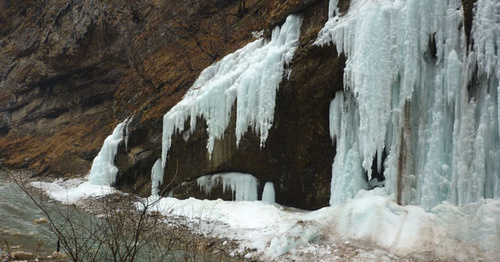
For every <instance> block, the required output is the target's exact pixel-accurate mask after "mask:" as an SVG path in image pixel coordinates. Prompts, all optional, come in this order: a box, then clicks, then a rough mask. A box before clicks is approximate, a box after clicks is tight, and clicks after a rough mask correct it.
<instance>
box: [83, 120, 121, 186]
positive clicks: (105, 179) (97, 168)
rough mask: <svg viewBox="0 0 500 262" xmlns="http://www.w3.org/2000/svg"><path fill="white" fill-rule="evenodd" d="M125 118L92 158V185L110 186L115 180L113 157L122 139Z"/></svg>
mask: <svg viewBox="0 0 500 262" xmlns="http://www.w3.org/2000/svg"><path fill="white" fill-rule="evenodd" d="M126 124H127V120H125V121H124V122H123V123H120V124H118V126H116V128H115V130H114V131H113V134H111V135H110V136H108V137H107V138H106V140H104V143H103V144H102V147H101V151H99V154H97V156H96V157H95V158H94V161H93V162H92V168H91V169H90V175H89V182H90V184H92V185H99V186H111V185H113V184H114V183H115V181H116V174H117V173H118V168H117V167H116V166H115V157H116V153H117V152H118V145H119V144H120V142H122V140H123V128H124V127H125V125H126Z"/></svg>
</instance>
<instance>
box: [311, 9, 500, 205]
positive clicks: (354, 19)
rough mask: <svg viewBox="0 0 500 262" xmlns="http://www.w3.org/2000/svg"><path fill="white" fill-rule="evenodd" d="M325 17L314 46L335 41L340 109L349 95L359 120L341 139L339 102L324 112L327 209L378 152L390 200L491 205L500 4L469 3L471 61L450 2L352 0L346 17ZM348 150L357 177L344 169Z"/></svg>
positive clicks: (497, 179)
mask: <svg viewBox="0 0 500 262" xmlns="http://www.w3.org/2000/svg"><path fill="white" fill-rule="evenodd" d="M330 4H336V1H330ZM333 10H337V9H336V6H330V8H329V12H330V13H329V17H330V18H329V20H328V22H327V23H326V25H325V27H324V28H323V29H322V30H321V32H320V35H319V37H318V40H317V44H329V43H334V44H335V45H336V47H337V50H338V52H343V53H345V54H346V55H347V61H346V68H345V72H344V89H345V94H344V96H343V97H345V98H344V100H343V102H342V103H347V102H349V101H350V99H351V98H349V97H352V96H353V99H354V101H353V102H349V103H351V104H353V105H354V108H353V109H352V110H351V111H352V112H354V111H357V112H358V113H359V123H355V124H354V126H351V127H350V128H351V129H350V130H359V131H358V132H359V133H358V134H355V135H354V137H353V133H352V132H351V133H348V134H344V133H342V131H341V129H342V128H343V125H344V123H343V122H341V121H340V119H341V118H342V117H343V114H342V113H340V112H341V110H340V109H339V108H341V107H340V106H339V105H341V104H342V103H341V102H339V101H337V99H339V98H338V97H341V96H337V97H336V98H335V99H334V101H332V109H331V111H330V117H331V120H330V121H331V123H330V124H331V132H332V137H334V136H335V137H336V140H337V156H336V157H335V160H334V164H333V171H332V199H331V201H330V202H331V203H332V204H335V203H342V202H344V201H345V200H346V198H351V197H352V196H353V194H355V192H354V193H353V192H352V190H353V187H350V186H347V185H346V184H344V187H342V186H339V185H338V183H339V182H340V181H342V180H339V179H344V180H343V181H356V180H357V179H358V178H359V177H361V176H362V174H363V173H364V172H365V171H366V172H367V173H368V178H369V179H370V172H371V166H372V163H373V159H374V157H375V155H378V156H381V155H382V154H381V153H382V151H383V150H386V152H387V153H388V157H387V160H386V162H385V174H384V175H385V177H386V190H387V191H388V192H389V193H394V194H396V195H397V199H398V202H401V203H408V204H410V203H413V204H419V205H422V206H423V207H424V208H426V209H427V210H429V209H431V208H432V207H434V206H436V205H437V204H439V203H440V202H441V201H445V200H446V201H450V202H453V203H455V204H466V203H470V202H476V201H479V200H481V199H482V198H490V197H493V198H498V197H499V196H500V168H499V164H498V159H499V158H498V157H499V156H500V154H499V152H500V143H499V140H500V138H499V137H500V127H499V124H500V121H499V115H500V114H499V110H500V107H499V96H498V93H499V88H500V85H499V75H500V69H499V68H500V66H499V65H500V62H499V55H498V50H500V48H499V46H500V40H499V37H500V15H499V13H500V3H498V1H493V0H478V1H477V8H476V11H475V15H474V20H473V30H472V38H473V40H474V41H473V42H474V49H473V51H474V52H471V54H469V55H468V54H467V46H466V41H465V32H464V29H463V25H464V17H463V9H462V7H461V2H460V1H458V0H450V1H434V0H379V1H371V0H352V1H351V6H350V9H349V12H348V13H347V14H343V15H341V14H339V13H338V12H337V11H335V12H334V11H333ZM476 63H477V65H478V66H477V68H478V72H477V74H476V72H475V71H474V68H476V66H475V65H476ZM474 75H475V76H474ZM468 86H469V87H468ZM349 93H352V95H351V96H350V95H349ZM343 107H345V106H343ZM348 140H350V142H349V143H348V144H347V146H346V144H345V142H344V141H348ZM352 150H354V151H352ZM349 151H352V152H357V153H358V154H357V155H356V157H355V156H354V155H353V156H351V157H350V158H348V159H357V156H359V158H360V161H361V163H362V167H363V169H364V170H363V169H361V170H357V171H356V173H355V174H352V172H351V171H349V172H346V171H345V159H346V154H347V152H349ZM495 159H496V160H495ZM378 160H379V161H377V162H378V169H379V170H380V165H381V163H380V159H378ZM357 162H358V161H356V163H357ZM344 173H346V174H344ZM347 174H349V175H352V176H354V177H352V178H348V179H347V180H346V177H345V176H346V175H347ZM334 190H337V191H339V190H345V192H335V191H334ZM354 191H355V190H354Z"/></svg>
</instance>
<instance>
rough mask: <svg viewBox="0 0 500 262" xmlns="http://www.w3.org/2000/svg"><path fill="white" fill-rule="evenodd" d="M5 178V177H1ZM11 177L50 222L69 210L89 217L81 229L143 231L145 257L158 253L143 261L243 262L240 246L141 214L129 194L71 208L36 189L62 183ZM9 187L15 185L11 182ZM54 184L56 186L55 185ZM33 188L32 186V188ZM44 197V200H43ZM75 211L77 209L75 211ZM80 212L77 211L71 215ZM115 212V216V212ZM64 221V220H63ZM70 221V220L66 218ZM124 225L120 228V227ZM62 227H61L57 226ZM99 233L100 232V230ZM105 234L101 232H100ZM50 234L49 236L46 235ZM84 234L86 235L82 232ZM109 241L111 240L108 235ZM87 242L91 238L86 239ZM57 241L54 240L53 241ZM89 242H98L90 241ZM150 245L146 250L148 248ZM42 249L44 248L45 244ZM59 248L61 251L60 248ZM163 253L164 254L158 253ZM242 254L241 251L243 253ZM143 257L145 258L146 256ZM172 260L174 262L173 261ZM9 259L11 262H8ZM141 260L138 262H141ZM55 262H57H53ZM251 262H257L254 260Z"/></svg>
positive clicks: (184, 222) (176, 220)
mask: <svg viewBox="0 0 500 262" xmlns="http://www.w3.org/2000/svg"><path fill="white" fill-rule="evenodd" d="M4 174H5V175H7V173H4ZM8 174H9V175H10V176H13V177H14V178H16V179H17V180H18V181H19V182H21V183H22V184H23V185H25V186H26V187H27V189H28V190H30V192H32V194H34V195H36V196H37V197H38V198H40V199H43V201H46V202H45V203H44V205H45V206H44V208H49V209H50V211H51V212H49V213H50V214H51V215H53V217H52V218H50V217H49V222H50V219H56V217H59V218H58V219H59V220H61V218H60V215H61V214H63V213H64V214H66V213H67V212H69V211H68V210H70V209H71V210H72V211H71V212H73V213H71V214H72V215H70V216H73V217H74V216H75V214H76V213H74V212H85V213H88V214H89V215H90V216H91V217H89V218H87V219H85V220H80V219H78V220H76V221H73V222H72V223H74V225H77V226H80V224H82V225H83V223H85V226H87V227H90V226H92V227H97V228H98V227H101V226H103V224H100V222H99V221H106V223H105V224H104V225H108V226H109V225H111V226H113V227H114V228H113V229H112V230H115V231H116V230H118V228H119V227H121V228H120V230H122V231H121V232H120V233H127V234H128V233H130V232H133V231H134V230H141V231H143V232H142V233H143V234H142V235H141V237H144V240H146V239H147V240H148V241H151V242H154V244H152V245H149V244H147V243H146V242H145V241H142V242H140V241H139V242H140V243H138V244H140V245H143V246H142V248H143V249H149V250H147V252H145V253H149V254H147V256H151V253H154V252H152V251H155V252H157V253H156V254H155V255H156V256H157V257H155V258H154V259H158V260H151V257H149V258H146V257H143V259H142V260H145V261H159V259H160V258H159V256H162V257H165V258H167V261H170V260H185V259H188V260H201V261H244V260H245V259H244V254H241V253H237V252H234V250H238V249H239V244H238V243H237V241H234V240H231V239H229V238H226V237H223V236H219V237H214V236H210V235H209V234H207V230H206V228H204V229H203V232H202V231H201V229H200V227H201V226H203V227H206V225H205V224H204V225H201V223H199V222H197V221H190V220H189V219H185V218H182V217H167V216H163V215H161V214H159V213H158V212H146V213H144V214H143V213H141V211H140V209H137V207H138V202H137V201H138V200H139V198H137V197H134V196H132V195H129V194H125V193H122V192H119V191H114V192H113V193H111V194H105V195H103V196H96V197H90V198H82V199H81V200H80V201H77V202H76V203H72V204H71V205H64V204H62V203H60V202H56V201H54V200H51V199H49V198H48V197H49V194H47V191H44V190H40V189H39V188H37V186H36V184H42V183H54V181H59V182H60V183H63V182H64V181H65V180H61V179H59V180H53V179H50V178H39V177H37V178H32V177H31V175H30V173H29V172H28V171H8ZM68 181H72V182H71V183H75V180H66V181H65V182H68ZM11 183H14V182H13V181H11ZM54 184H56V183H54ZM34 185H35V186H34ZM42 195H43V196H42ZM75 208H76V209H75ZM73 209H75V210H79V211H74V210H73ZM117 211H118V212H117ZM41 215H43V214H42V212H41V211H40V210H37V216H36V217H39V216H41ZM62 218H63V220H64V219H65V217H62ZM68 218H69V217H68ZM139 220H143V221H144V224H142V225H138V224H137V221H139ZM25 222H26V223H32V220H30V221H25ZM122 222H123V224H121V223H122ZM56 224H58V225H61V223H56ZM100 229H101V230H102V228H100ZM103 232H104V231H103ZM49 233H52V232H49ZM83 233H87V232H83ZM109 237H110V238H111V237H113V236H112V235H109ZM68 238H69V239H70V240H72V239H71V238H72V236H71V235H69V236H68ZM89 238H92V237H90V236H89ZM56 239H57V238H56ZM92 241H97V240H96V239H93V240H92ZM147 245H149V246H147ZM44 246H47V245H45V244H44ZM61 248H62V247H61ZM162 248H163V250H166V251H160V250H161V249H162ZM21 249H22V250H23V251H24V250H27V251H29V252H30V253H32V254H33V255H34V256H35V257H39V258H41V259H42V258H43V259H49V260H48V261H54V260H53V258H51V257H50V255H51V252H52V251H53V250H55V244H54V249H47V250H44V252H43V254H42V253H40V252H39V251H38V249H37V246H36V244H35V243H26V242H25V243H23V246H22V248H21ZM153 249H154V250H153ZM7 250H8V249H6V248H4V251H3V253H2V254H3V255H2V260H1V261H11V260H12V258H9V254H11V253H12V252H13V251H14V250H13V249H11V248H9V251H7ZM243 250H244V249H243ZM145 256H146V255H145ZM173 258H175V259H173ZM9 259H10V260H9ZM140 260H141V259H139V261H140ZM56 261H57V260H56ZM247 261H248V260H247ZM252 261H257V260H255V259H253V260H252Z"/></svg>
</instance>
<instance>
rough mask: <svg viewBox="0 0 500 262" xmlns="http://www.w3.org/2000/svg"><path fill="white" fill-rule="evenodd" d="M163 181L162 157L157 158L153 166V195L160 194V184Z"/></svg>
mask: <svg viewBox="0 0 500 262" xmlns="http://www.w3.org/2000/svg"><path fill="white" fill-rule="evenodd" d="M162 183H163V168H162V166H161V158H160V159H158V160H156V162H155V164H154V165H153V168H151V195H152V196H159V194H160V185H161V184H162Z"/></svg>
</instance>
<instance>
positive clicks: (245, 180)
mask: <svg viewBox="0 0 500 262" xmlns="http://www.w3.org/2000/svg"><path fill="white" fill-rule="evenodd" d="M196 182H197V183H198V187H200V189H201V190H202V191H203V192H205V193H207V194H210V192H212V188H213V187H214V186H217V185H221V184H222V188H223V192H224V193H225V192H226V191H227V190H231V193H232V196H233V199H234V200H235V201H256V200H257V186H258V184H259V182H258V181H257V178H255V177H254V176H252V175H250V174H243V173H221V174H215V175H207V176H202V177H200V178H198V179H197V180H196Z"/></svg>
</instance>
